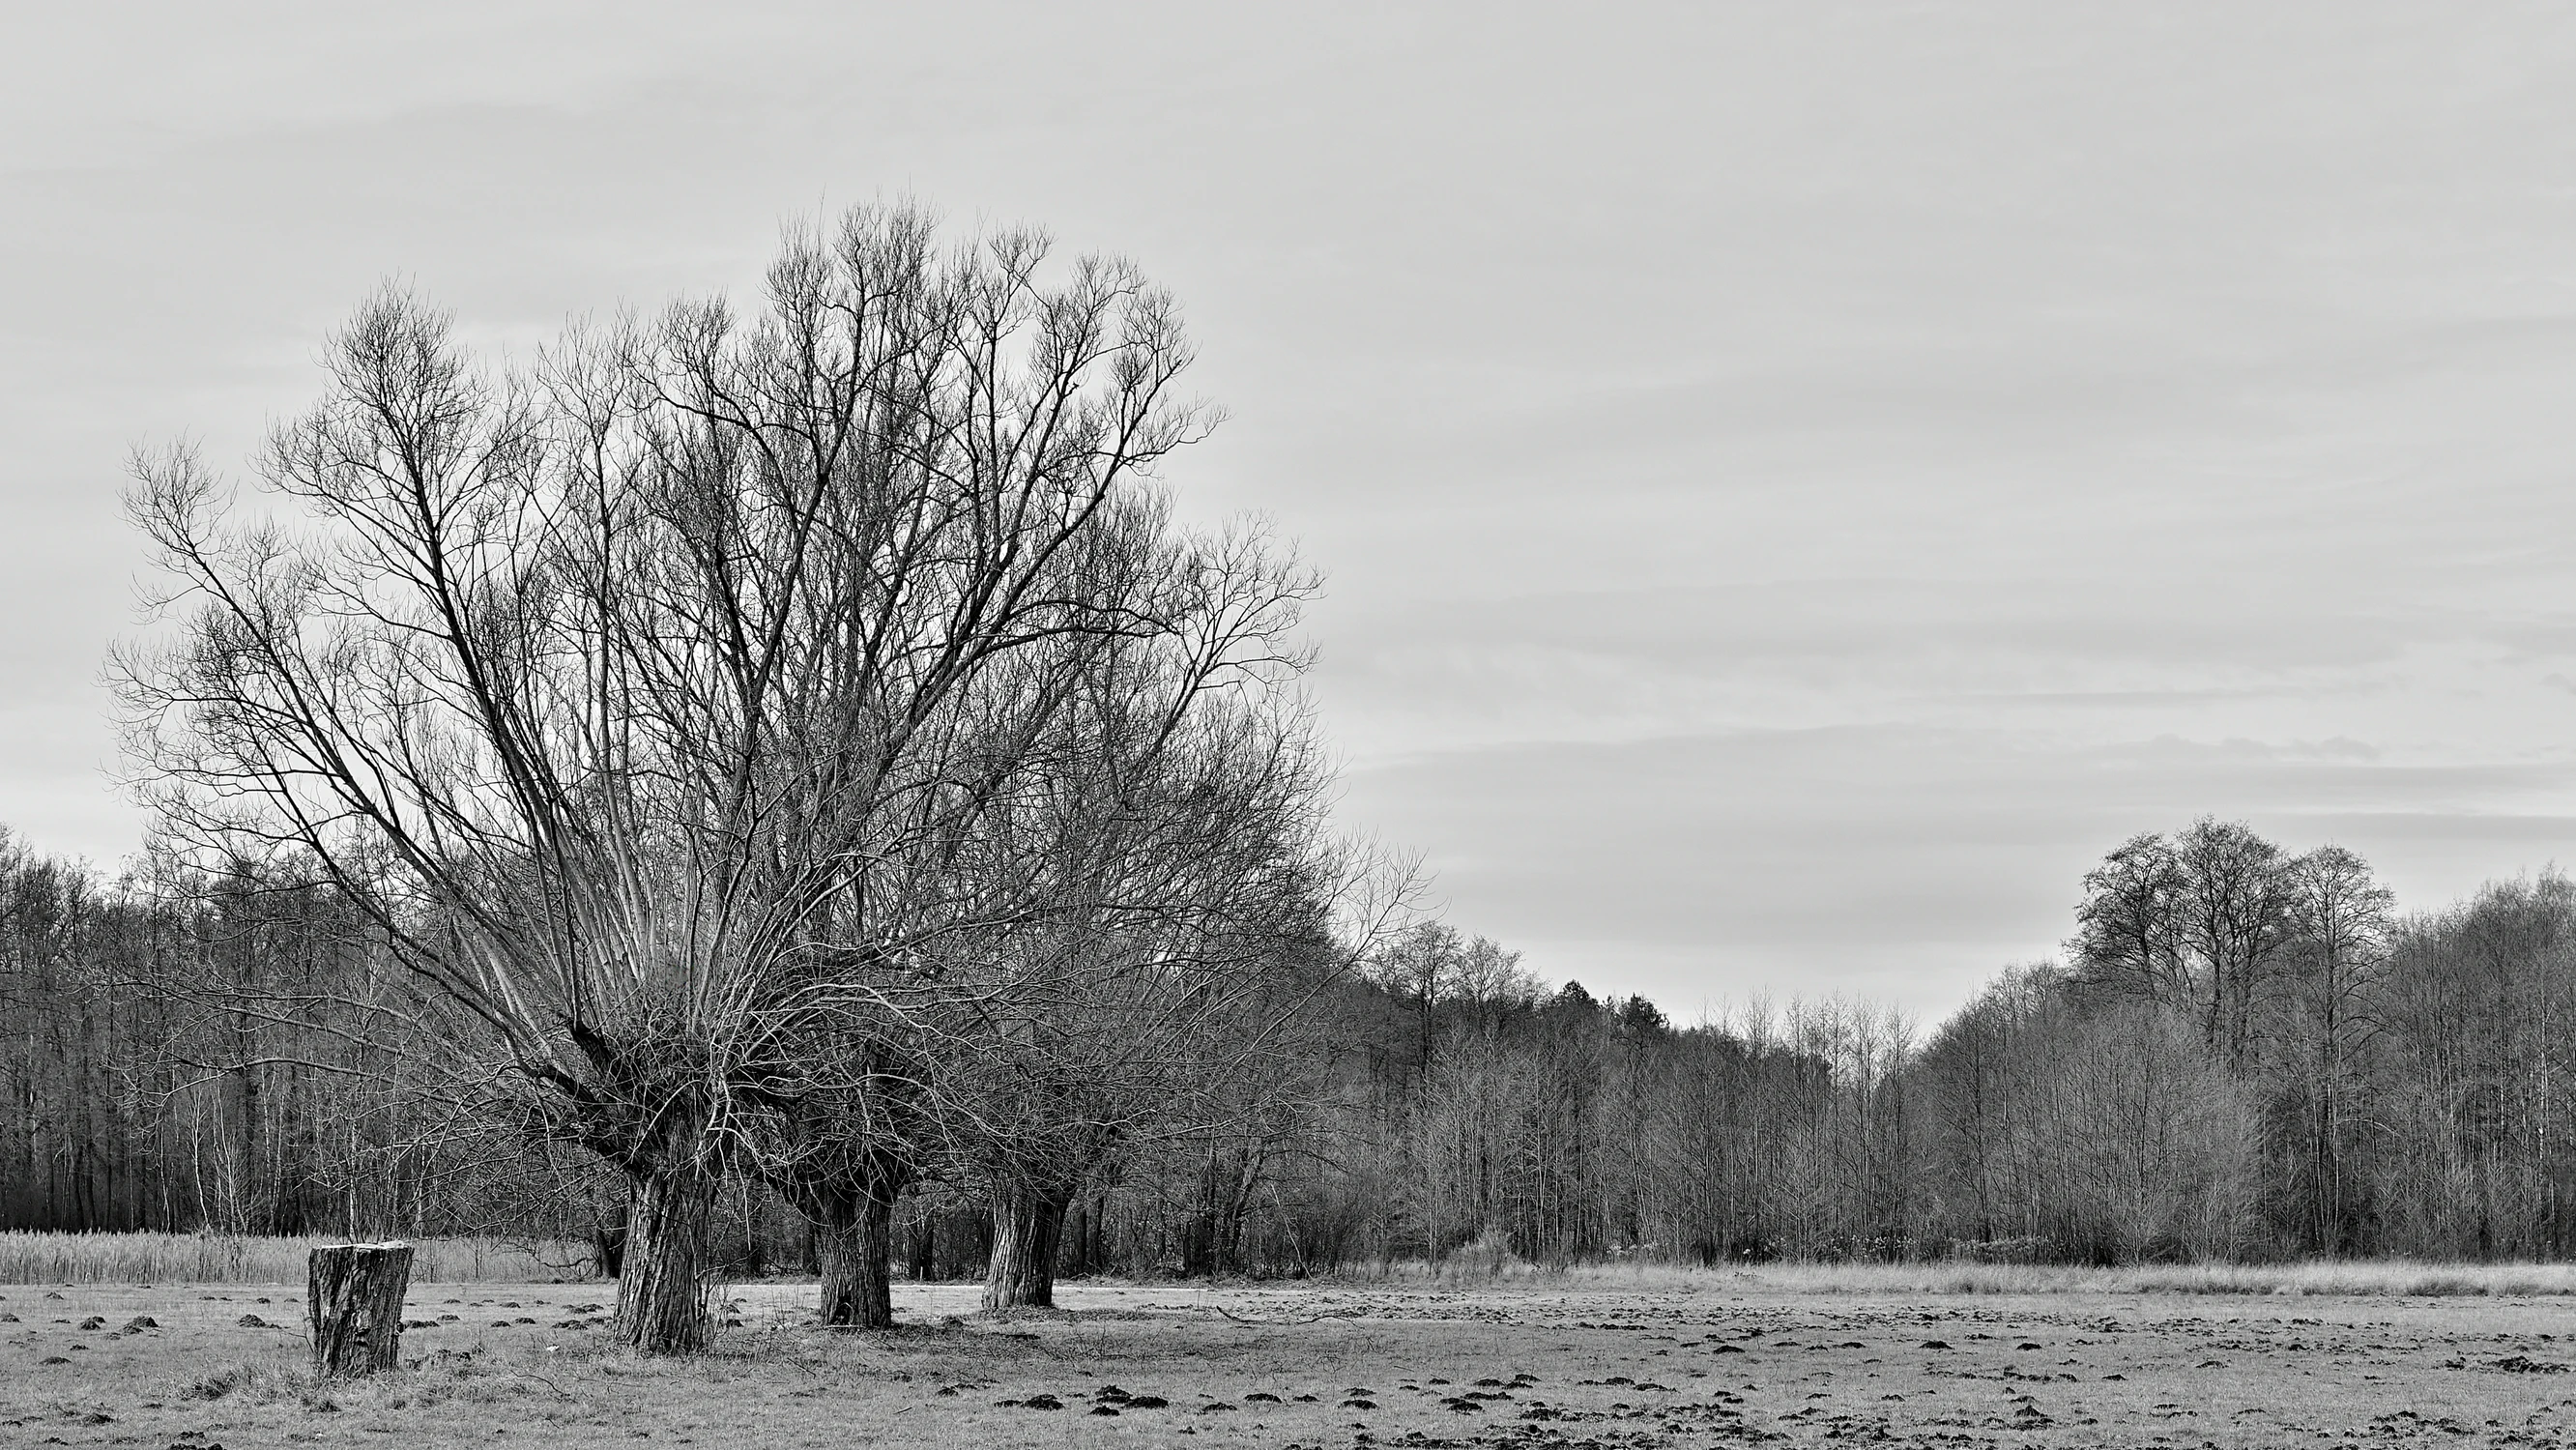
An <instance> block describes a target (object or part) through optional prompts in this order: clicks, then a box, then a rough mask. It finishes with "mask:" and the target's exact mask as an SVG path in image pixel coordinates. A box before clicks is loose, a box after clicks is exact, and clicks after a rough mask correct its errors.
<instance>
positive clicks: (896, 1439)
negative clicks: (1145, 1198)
mask: <svg viewBox="0 0 2576 1450" xmlns="http://www.w3.org/2000/svg"><path fill="white" fill-rule="evenodd" d="M2418 1267H2419V1269H2420V1266H2418ZM1620 1272H1624V1271H1616V1270H1613V1271H1596V1272H1593V1273H1591V1274H1568V1275H1563V1276H1555V1277H1554V1278H1553V1279H1552V1280H1549V1279H1538V1278H1533V1279H1528V1280H1524V1281H1517V1282H1502V1283H1488V1284H1480V1285H1474V1286H1454V1287H1442V1286H1438V1285H1434V1284H1398V1283H1389V1284H1323V1285H1314V1286H1307V1287H1299V1288H1293V1289H1287V1288H1276V1287H1222V1288H1212V1289H1211V1288H1195V1287H1191V1288H1184V1287H1177V1286H1113V1285H1088V1284H1077V1285H1068V1286H1066V1288H1065V1289H1064V1290H1063V1292H1062V1299H1063V1301H1064V1305H1065V1308H1064V1310H1062V1311H1059V1312H1055V1313H1048V1314H1037V1315H1030V1316H1024V1317H1018V1318H1012V1319H1005V1320H998V1321H996V1320H988V1319H984V1318H982V1317H979V1316H976V1315H975V1314H973V1312H972V1309H973V1305H974V1302H975V1291H974V1289H973V1288H972V1287H971V1286H910V1285H905V1286H898V1289H897V1308H898V1312H899V1314H900V1316H901V1318H902V1319H903V1321H904V1324H903V1326H902V1327H900V1328H898V1329H896V1330H894V1331H892V1332H889V1333H883V1334H874V1335H864V1336H862V1335H847V1334H835V1333H831V1332H826V1331H821V1330H818V1329H815V1328H813V1327H811V1326H810V1324H808V1323H807V1322H806V1321H807V1318H808V1316H807V1313H806V1309H807V1306H808V1303H809V1301H810V1296H811V1294H812V1292H813V1291H812V1287H811V1286H810V1285H795V1284H760V1285H745V1286H740V1287H738V1288H737V1289H735V1290H734V1291H733V1292H732V1295H731V1298H730V1300H729V1304H730V1305H731V1306H732V1307H731V1310H730V1314H729V1317H730V1318H731V1319H733V1320H736V1321H738V1323H735V1324H733V1325H732V1326H731V1327H729V1328H728V1329H727V1330H726V1332H725V1334H724V1336H723V1338H722V1340H721V1342H720V1345H719V1347H718V1350H717V1352H715V1353H713V1354H710V1355H707V1356H704V1357H702V1358H698V1359H693V1360H685V1361H669V1360H639V1359H636V1358H633V1357H630V1356H628V1355H626V1354H624V1353H622V1352H619V1351H617V1350H615V1349H613V1348H610V1347H609V1346H608V1345H607V1344H606V1342H605V1341H606V1338H607V1336H606V1335H605V1333H604V1332H603V1331H602V1329H601V1328H600V1327H599V1326H600V1323H601V1313H602V1310H601V1306H602V1305H604V1304H605V1302H606V1301H607V1298H608V1296H607V1295H606V1294H605V1293H604V1292H603V1286H601V1285H597V1284H547V1285H526V1286H504V1285H499V1284H490V1283H485V1284H459V1283H435V1282H421V1283H415V1284H414V1286H413V1289H412V1294H411V1298H410V1303H409V1310H408V1312H409V1313H410V1315H411V1316H413V1317H414V1318H415V1320H417V1321H422V1322H425V1323H426V1324H428V1325H433V1326H435V1327H423V1328H415V1329H412V1330H410V1331H409V1332H408V1333H407V1334H406V1335H405V1337H404V1342H403V1354H404V1358H405V1360H406V1362H407V1367H406V1368H405V1369H403V1370H402V1371H400V1372H398V1373H392V1374H387V1375H381V1376H377V1377H375V1378H374V1379H371V1380H365V1381H358V1382H354V1383H343V1384H327V1385H325V1384H316V1383H314V1382H312V1381H311V1380H310V1379H309V1378H307V1377H306V1376H305V1375H304V1373H303V1372H302V1368H301V1367H302V1364H303V1361H304V1340H303V1333H302V1329H301V1326H300V1323H299V1322H298V1321H299V1318H300V1300H301V1293H300V1290H299V1289H296V1288H293V1287H289V1286H277V1287H274V1288H271V1287H262V1286H257V1285H245V1284H211V1285H180V1284H173V1283H162V1284H156V1286H155V1287H153V1288H150V1289H144V1288H139V1287H136V1286H133V1285H130V1284H128V1285H110V1284H74V1285H73V1286H72V1287H69V1288H63V1287H55V1288H50V1289H47V1288H37V1287H33V1286H27V1287H12V1288H9V1289H8V1290H6V1291H5V1294H0V1311H5V1312H6V1313H7V1314H8V1315H10V1316H11V1317H10V1318H8V1319H7V1320H5V1321H0V1444H20V1443H24V1444H41V1443H48V1442H59V1443H63V1444H69V1445H145V1446H150V1447H154V1450H159V1447H164V1446H180V1447H188V1450H210V1447H212V1446H216V1445H221V1446H224V1447H226V1450H244V1447H248V1446H267V1445H289V1444H294V1445H369V1446H377V1445H400V1446H406V1447H410V1446H469V1445H470V1446H483V1445H495V1444H498V1445H508V1444H525V1443H531V1442H533V1443H538V1444H542V1445H544V1446H546V1447H548V1450H555V1447H584V1446H606V1445H621V1446H631V1445H633V1444H636V1443H638V1442H639V1441H640V1442H645V1443H662V1444H697V1445H708V1446H759V1447H769V1446H778V1447H788V1446H814V1447H823V1446H832V1447H840V1446H847V1445H868V1444H877V1445H959V1446H969V1445H971V1446H975V1447H978V1450H986V1447H1003V1446H1018V1445H1046V1446H1097V1447H1115V1446H1131V1445H1157V1444H1179V1443H1182V1442H1184V1441H1186V1442H1187V1443H1190V1444H1192V1445H1200V1446H1217V1445H1223V1446H1245V1447H1252V1446H1262V1447H1272V1450H1283V1447H1288V1446H1296V1447H1300V1450H1317V1447H1326V1446H1330V1447H1334V1450H1341V1447H1356V1446H1362V1445H1372V1444H1374V1445H1403V1446H1416V1447H1426V1450H1427V1447H1435V1446H1449V1447H1471V1446H1498V1447H1499V1446H1510V1447H1522V1450H1545V1447H1578V1446H1581V1447H1621V1450H1643V1447H1656V1446H1706V1445H1714V1444H1726V1443H1735V1442H1756V1441H1759V1442H1766V1443H1771V1444H1779V1445H1827V1444H1865V1443H1875V1444H1881V1445H1893V1446H1920V1447H1962V1446H1980V1445H2000V1446H2020V1445H2031V1446H2059V1445H2064V1446H2076V1445H2083V1446H2092V1445H2135V1446H2174V1447H2200V1446H2220V1447H2239V1446H2243V1447H2258V1446H2260V1447H2269V1446H2281V1445H2291V1444H2299V1445H2308V1444H2317V1445H2340V1444H2372V1445H2413V1444H2435V1443H2438V1444H2444V1445H2473V1446H2499V1447H2500V1446H2534V1445H2554V1444H2562V1443H2568V1442H2569V1441H2570V1439H2571V1438H2576V1378H2570V1374H2569V1372H2570V1362H2571V1360H2576V1315H2571V1314H2570V1312H2569V1309H2570V1306H2569V1305H2568V1303H2567V1302H2566V1301H2565V1300H2564V1299H2562V1298H2559V1297H2556V1294H2555V1293H2554V1292H2553V1293H2552V1294H2551V1295H2545V1296H2532V1295H2525V1294H2520V1293H2514V1292H2508V1289H2507V1286H2508V1280H2507V1279H2506V1278H2505V1277H2504V1276H2503V1275H2502V1273H2501V1272H2500V1271H2489V1270H2454V1271H2451V1272H2452V1273H2453V1274H2455V1275H2457V1276H2458V1278H2457V1281H2456V1282H2458V1283H2472V1282H2474V1283H2483V1284H2486V1285H2487V1286H2488V1287H2489V1290H2490V1292H2486V1293H2474V1292H2472V1293H2459V1292H2445V1293H2441V1294H2435V1295H2405V1294H2399V1293H2395V1292H2389V1290H2388V1287H2387V1286H2390V1285H2396V1284H2400V1283H2401V1282H2417V1281H2415V1280H2408V1279H2406V1278H2405V1275H2404V1273H2402V1272H2400V1271H2398V1270H2390V1271H2389V1272H2388V1273H2387V1274H2386V1275H2385V1276H2384V1277H2382V1278H2380V1279H2376V1280H2373V1281H2371V1282H2372V1283H2373V1284H2374V1285H2376V1286H2377V1287H2373V1288H2371V1289H2368V1290H2366V1291H2365V1292H2352V1293H2341V1292H2334V1291H2333V1290H2332V1288H2331V1286H2332V1284H2333V1283H2334V1282H2335V1281H2333V1280H2332V1279H2330V1278H2325V1277H2315V1276H2312V1275H2309V1274H2308V1272H2307V1271H2281V1275H2280V1278H2279V1281H2278V1282H2277V1283H2275V1284H2273V1285H2272V1287H2270V1288H2268V1289H2265V1290H2262V1291H2260V1292H2249V1291H2247V1290H2245V1289H2243V1288H2240V1289H2238V1290H2236V1291H2232V1292H2229V1293H2227V1294H2225V1295H2223V1296H2217V1295H2210V1294H2207V1293H2205V1292H2202V1293H2194V1294H2191V1295H2189V1296H2188V1297H2186V1296H2183V1295H2178V1294H2176V1293H2173V1292H2166V1291H2158V1290H2152V1289H2141V1288H2139V1287H2136V1286H2129V1287H2109V1285H2110V1284H2111V1283H2112V1281H2110V1280H2108V1279H2105V1280H2102V1281H2098V1282H2094V1283H2086V1282H2084V1281H2082V1280H2080V1279H2079V1278H2077V1277H2076V1276H2072V1275H2069V1276H2066V1277H2063V1278H2056V1279H2051V1280H2049V1281H2048V1282H2047V1283H2046V1284H2045V1285H2043V1286H2042V1290H2043V1291H2041V1292H2010V1291H2003V1292H1989V1286H1987V1285H1985V1284H1979V1285H1978V1286H1976V1287H1977V1292H1974V1293H1966V1292H1945V1291H1943V1290H1941V1289H1938V1288H1926V1287H1923V1286H1922V1284H1920V1283H1916V1282H1913V1281H1908V1280H1905V1279H1903V1277H1902V1276H1901V1275H1900V1274H1898V1273H1897V1272H1896V1271H1888V1273H1887V1275H1886V1277H1884V1278H1880V1279H1870V1278H1868V1277H1866V1276H1855V1275H1851V1274H1846V1273H1835V1274H1826V1273H1824V1272H1822V1271H1818V1270H1812V1269H1801V1270H1785V1269H1766V1270H1761V1271H1752V1272H1747V1273H1744V1274H1735V1273H1710V1274H1700V1275H1692V1276H1674V1277H1675V1278H1676V1279H1677V1280H1686V1282H1672V1283H1654V1282H1636V1283H1626V1284H1623V1283H1619V1282H1616V1276H1617V1274H1619V1273H1620ZM2421 1272H2423V1273H2426V1274H2430V1273H2432V1271H2431V1270H2428V1269H2426V1270H2421ZM1640 1277H1642V1276H1640ZM2211 1282H2218V1280H2212V1281H2211ZM2442 1282H2443V1284H2444V1285H2449V1284H2450V1283H2452V1281H2450V1280H2444V1281H2442ZM2550 1282H2552V1283H2557V1282H2558V1281H2557V1280H2556V1279H2554V1278H2553V1279H2552V1280H2551V1281H2550ZM2284 1284H2287V1285H2290V1286H2292V1287H2291V1288H2290V1289H2289V1292H2286V1293H2284V1292H2281V1286H2282V1285H2284ZM2193 1287H2194V1288H2198V1289H2204V1290H2205V1288H2206V1284H2197V1283H2196V1284H2194V1285H2193ZM246 1319H247V1320H250V1321H253V1322H245V1321H246ZM145 1320H148V1321H149V1322H148V1323H146V1322H141V1321H145ZM129 1326H131V1327H129Z"/></svg>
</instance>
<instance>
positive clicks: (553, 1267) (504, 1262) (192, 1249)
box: [0, 1232, 589, 1284]
mask: <svg viewBox="0 0 2576 1450" xmlns="http://www.w3.org/2000/svg"><path fill="white" fill-rule="evenodd" d="M346 1242H348V1240H346V1239H344V1238H325V1237H302V1238H295V1237H289V1238H264V1237H254V1236H251V1235H246V1234H212V1233H208V1234H174V1233H25V1232H9V1233H0V1284H301V1283H303V1282H304V1261H305V1255H306V1254H307V1253H308V1252H309V1251H310V1250H311V1249H312V1248H313V1247H314V1246H315V1245H317V1244H330V1243H346ZM411 1243H412V1247H413V1250H414V1252H413V1255H412V1266H411V1276H412V1278H413V1280H414V1281H415V1282H425V1283H504V1284H527V1283H545V1282H548V1281H552V1280H563V1279H576V1278H581V1277H583V1276H584V1275H585V1273H586V1271H587V1269H588V1267H589V1257H588V1254H587V1252H586V1251H585V1250H584V1249H583V1248H582V1247H581V1246H580V1245H578V1244H573V1243H569V1242H551V1243H549V1242H537V1243H531V1242H529V1241H527V1240H523V1239H498V1238H484V1237H475V1238H430V1239H414V1240H412V1241H411Z"/></svg>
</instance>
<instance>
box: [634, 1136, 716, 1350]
mask: <svg viewBox="0 0 2576 1450" xmlns="http://www.w3.org/2000/svg"><path fill="white" fill-rule="evenodd" d="M694 1146H695V1145H691V1147H692V1148H694ZM716 1187H717V1179H716V1175H715V1173H714V1172H713V1171H712V1170H710V1169H709V1168H708V1167H707V1166H706V1165H705V1164H704V1163H702V1162H701V1161H699V1158H698V1155H697V1154H696V1153H695V1152H693V1151H686V1150H684V1151H681V1152H678V1153H674V1154H672V1155H670V1156H669V1157H668V1158H667V1159H665V1160H664V1161H663V1162H661V1163H659V1164H657V1165H655V1166H654V1167H653V1169H652V1170H651V1171H649V1172H647V1173H643V1174H639V1175H637V1176H636V1178H635V1179H634V1191H633V1195H632V1197H631V1199H630V1201H629V1205H628V1209H627V1217H626V1244H625V1251H624V1254H623V1256H622V1258H621V1261H620V1263H619V1264H618V1274H617V1330H618V1333H619V1335H620V1336H621V1337H623V1338H624V1339H625V1341H626V1343H627V1344H628V1345H629V1346H631V1347H633V1348H635V1349H637V1350H640V1351H642V1352H644V1353H646V1354H686V1353H689V1352H690V1351H692V1350H699V1349H704V1348H706V1346H707V1341H708V1339H710V1338H711V1337H712V1336H713V1334H714V1328H715V1326H714V1320H713V1317H712V1316H711V1315H710V1314H709V1313H708V1306H707V1273H706V1270H707V1239H708V1232H709V1229H710V1227H711V1226H712V1224H713V1221H714V1217H715V1203H716Z"/></svg>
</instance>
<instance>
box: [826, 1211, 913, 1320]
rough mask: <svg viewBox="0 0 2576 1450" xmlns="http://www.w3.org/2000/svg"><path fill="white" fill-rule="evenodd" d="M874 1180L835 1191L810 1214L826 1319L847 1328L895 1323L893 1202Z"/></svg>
mask: <svg viewBox="0 0 2576 1450" xmlns="http://www.w3.org/2000/svg"><path fill="white" fill-rule="evenodd" d="M898 1192H900V1189H899V1188H898V1187H895V1186H892V1185H876V1186H873V1187H872V1188H871V1189H870V1190H869V1191H867V1192H861V1193H851V1194H844V1195H839V1196H836V1197H835V1198H834V1199H832V1200H831V1201H829V1202H827V1203H825V1204H822V1205H820V1211H819V1212H815V1213H813V1214H811V1215H810V1216H811V1218H812V1219H813V1222H814V1257H815V1261H816V1267H817V1268H819V1269H820V1270H821V1271H822V1278H823V1290H822V1302H821V1304H820V1305H819V1306H818V1308H817V1311H816V1312H817V1314H818V1315H819V1317H820V1318H821V1319H822V1322H823V1323H825V1324H829V1325H835V1326H838V1327H841V1328H845V1329H891V1328H893V1327H894V1201H895V1195H896V1194H897V1193H898Z"/></svg>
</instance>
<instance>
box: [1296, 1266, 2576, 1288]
mask: <svg viewBox="0 0 2576 1450" xmlns="http://www.w3.org/2000/svg"><path fill="white" fill-rule="evenodd" d="M1336 1281H1337V1282H1343V1283H1350V1284H1355V1285H1357V1284H1384V1285H1404V1284H1413V1285H1423V1286H1434V1285H1436V1286H1439V1287H1442V1288H1456V1289H1466V1290H1473V1289H1477V1288H1480V1287H1483V1288H1513V1287H1522V1288H1529V1289H1570V1290H1601V1291H1605V1292H1627V1293H1682V1294H1687V1293H1742V1292H1748V1291H1750V1292H1761V1293H1777V1294H1906V1295H1926V1294H1932V1295H1950V1294H2004V1295H2025V1294H2286V1295H2302V1296H2314V1295H2347V1296H2349V1295H2379V1294H2388V1295H2413V1296H2422V1297H2429V1298H2456V1297H2471V1298H2481V1297H2483V1298H2494V1297H2515V1296H2533V1295H2567V1294H2576V1264H2540V1263H2497V1264H2443V1263H2422V1262H2417V1261H2414V1260H2409V1259H2354V1260H2336V1261H2318V1262H2310V1263H2292V1264H2133V1265H2128V1266H2124V1267H2115V1268H2086V1267H2078V1266H2071V1265H2050V1264H1975V1263H1951V1262H1942V1261H1927V1262H1922V1263H1908V1264H1869V1263H1834V1264H1828V1263H1786V1262H1783V1263H1771V1264H1763V1265H1759V1266H1755V1267H1748V1268H1705V1269H1703V1268H1695V1267H1688V1266H1683V1265H1674V1264H1651V1263H1649V1264H1638V1263H1628V1264H1573V1265H1565V1266H1557V1267H1550V1266H1542V1265H1537V1264H1531V1263H1528V1262H1526V1261H1523V1260H1518V1259H1512V1260H1507V1261H1502V1262H1496V1261H1493V1260H1491V1259H1486V1258H1481V1257H1468V1258H1462V1259H1459V1260H1452V1261H1450V1262H1446V1263H1442V1264H1439V1265H1436V1266H1426V1265H1423V1264H1421V1263H1398V1264H1395V1265H1392V1266H1389V1267H1387V1268H1384V1269H1380V1270H1376V1271H1372V1272H1362V1273H1355V1274H1349V1275H1344V1276H1340V1277H1339V1278H1338V1280H1336Z"/></svg>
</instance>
